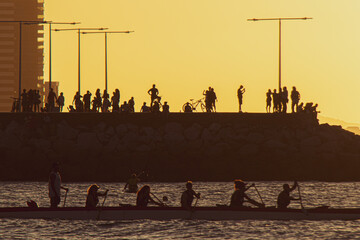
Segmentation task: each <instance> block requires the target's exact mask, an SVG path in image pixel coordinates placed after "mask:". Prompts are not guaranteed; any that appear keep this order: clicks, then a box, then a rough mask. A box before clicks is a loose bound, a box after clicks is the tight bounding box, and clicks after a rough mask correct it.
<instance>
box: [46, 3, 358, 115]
mask: <svg viewBox="0 0 360 240" xmlns="http://www.w3.org/2000/svg"><path fill="white" fill-rule="evenodd" d="M359 12H360V1H358V0H346V1H340V0H316V1H314V0H301V1H289V0H271V1H269V0H102V1H98V0H61V1H59V0H47V1H45V18H46V20H51V21H80V22H81V23H82V24H81V25H78V26H79V27H108V28H109V29H110V30H134V31H135V32H134V33H132V34H116V35H115V34H114V35H110V36H109V41H108V44H109V45H108V48H109V52H108V57H109V58H108V61H109V62H108V71H109V75H108V78H109V93H112V92H113V90H114V89H115V88H119V89H120V92H121V101H124V100H126V101H127V100H128V99H130V97H131V96H134V98H135V102H136V105H135V108H136V111H138V110H139V108H140V106H141V105H142V102H144V101H146V102H148V103H149V96H148V95H147V93H146V92H147V90H148V89H149V88H150V87H151V85H152V84H153V83H155V84H156V85H157V87H158V89H159V91H160V95H161V96H162V98H163V99H164V100H165V101H168V102H169V104H170V110H171V111H173V112H179V111H180V109H181V106H182V105H183V104H184V103H185V102H186V101H188V100H189V99H190V98H194V99H199V98H201V97H202V91H203V90H204V89H206V88H208V87H209V86H212V87H213V88H214V89H215V92H216V94H217V97H218V100H219V101H218V103H217V107H218V111H221V112H235V111H237V110H238V102H237V97H236V91H237V88H238V87H239V86H240V84H242V85H244V87H245V88H246V93H245V95H244V105H243V110H244V111H245V112H265V92H266V91H267V90H268V89H269V88H271V89H274V88H277V86H278V22H275V21H266V22H265V21H263V22H248V21H246V20H247V19H248V18H254V17H255V18H269V17H312V18H313V20H307V21H303V20H300V21H288V22H283V24H282V41H283V45H282V46H283V47H282V58H283V65H282V69H283V71H282V78H283V79H282V81H283V86H287V87H288V89H291V88H292V86H296V87H297V88H298V90H299V91H300V94H301V101H304V102H314V103H318V104H319V110H320V111H321V114H322V115H325V116H328V117H334V118H338V119H342V120H345V121H351V122H360V111H359V109H360V94H359V93H358V92H359V89H360V68H359V67H358V65H359V63H360V61H359V60H360V41H359V40H360V16H359ZM64 27H65V28H67V26H59V28H64ZM71 27H73V26H69V28H71ZM45 37H46V39H45V53H46V59H45V64H46V67H45V79H48V61H47V59H48V56H47V47H48V31H47V27H46V28H45ZM81 41H82V45H81V50H82V53H81V58H82V63H81V76H82V88H81V92H82V94H83V93H84V92H85V91H86V90H90V91H91V92H92V93H94V92H95V90H96V88H100V89H101V90H102V91H103V89H104V81H105V80H104V78H105V77H104V37H103V35H102V34H97V35H82V38H81ZM52 43H53V45H52V46H53V71H52V75H53V81H59V82H60V88H61V91H63V92H64V94H65V98H66V101H67V103H66V104H67V105H68V104H70V102H71V101H72V98H73V96H74V94H75V91H76V90H77V34H76V32H54V33H53V42H52Z"/></svg>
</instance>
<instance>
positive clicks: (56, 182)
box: [49, 162, 69, 208]
mask: <svg viewBox="0 0 360 240" xmlns="http://www.w3.org/2000/svg"><path fill="white" fill-rule="evenodd" d="M59 171H60V166H59V163H57V162H56V163H54V164H53V165H52V168H51V172H50V175H49V197H50V206H51V207H52V208H56V207H58V205H59V203H60V196H61V193H60V189H63V190H65V191H66V192H68V191H69V189H68V188H65V187H63V186H61V176H60V172H59Z"/></svg>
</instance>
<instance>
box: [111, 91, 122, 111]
mask: <svg viewBox="0 0 360 240" xmlns="http://www.w3.org/2000/svg"><path fill="white" fill-rule="evenodd" d="M119 104H120V91H119V89H115V92H114V93H113V96H112V97H111V105H112V112H119V111H120V106H119Z"/></svg>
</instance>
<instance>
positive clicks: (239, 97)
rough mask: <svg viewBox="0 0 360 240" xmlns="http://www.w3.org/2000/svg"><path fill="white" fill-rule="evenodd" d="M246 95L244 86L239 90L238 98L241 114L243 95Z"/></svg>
mask: <svg viewBox="0 0 360 240" xmlns="http://www.w3.org/2000/svg"><path fill="white" fill-rule="evenodd" d="M244 93H245V88H244V87H243V85H240V88H239V89H238V90H237V97H238V99H239V112H240V113H241V112H242V111H241V105H242V103H243V95H244Z"/></svg>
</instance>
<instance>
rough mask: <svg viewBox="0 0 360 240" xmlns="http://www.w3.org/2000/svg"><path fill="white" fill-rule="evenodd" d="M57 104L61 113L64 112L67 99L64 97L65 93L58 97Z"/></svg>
mask: <svg viewBox="0 0 360 240" xmlns="http://www.w3.org/2000/svg"><path fill="white" fill-rule="evenodd" d="M56 102H57V104H58V105H59V110H60V112H62V110H63V107H64V105H65V97H64V93H62V92H61V93H60V96H59V97H58V99H57V101H56Z"/></svg>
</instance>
